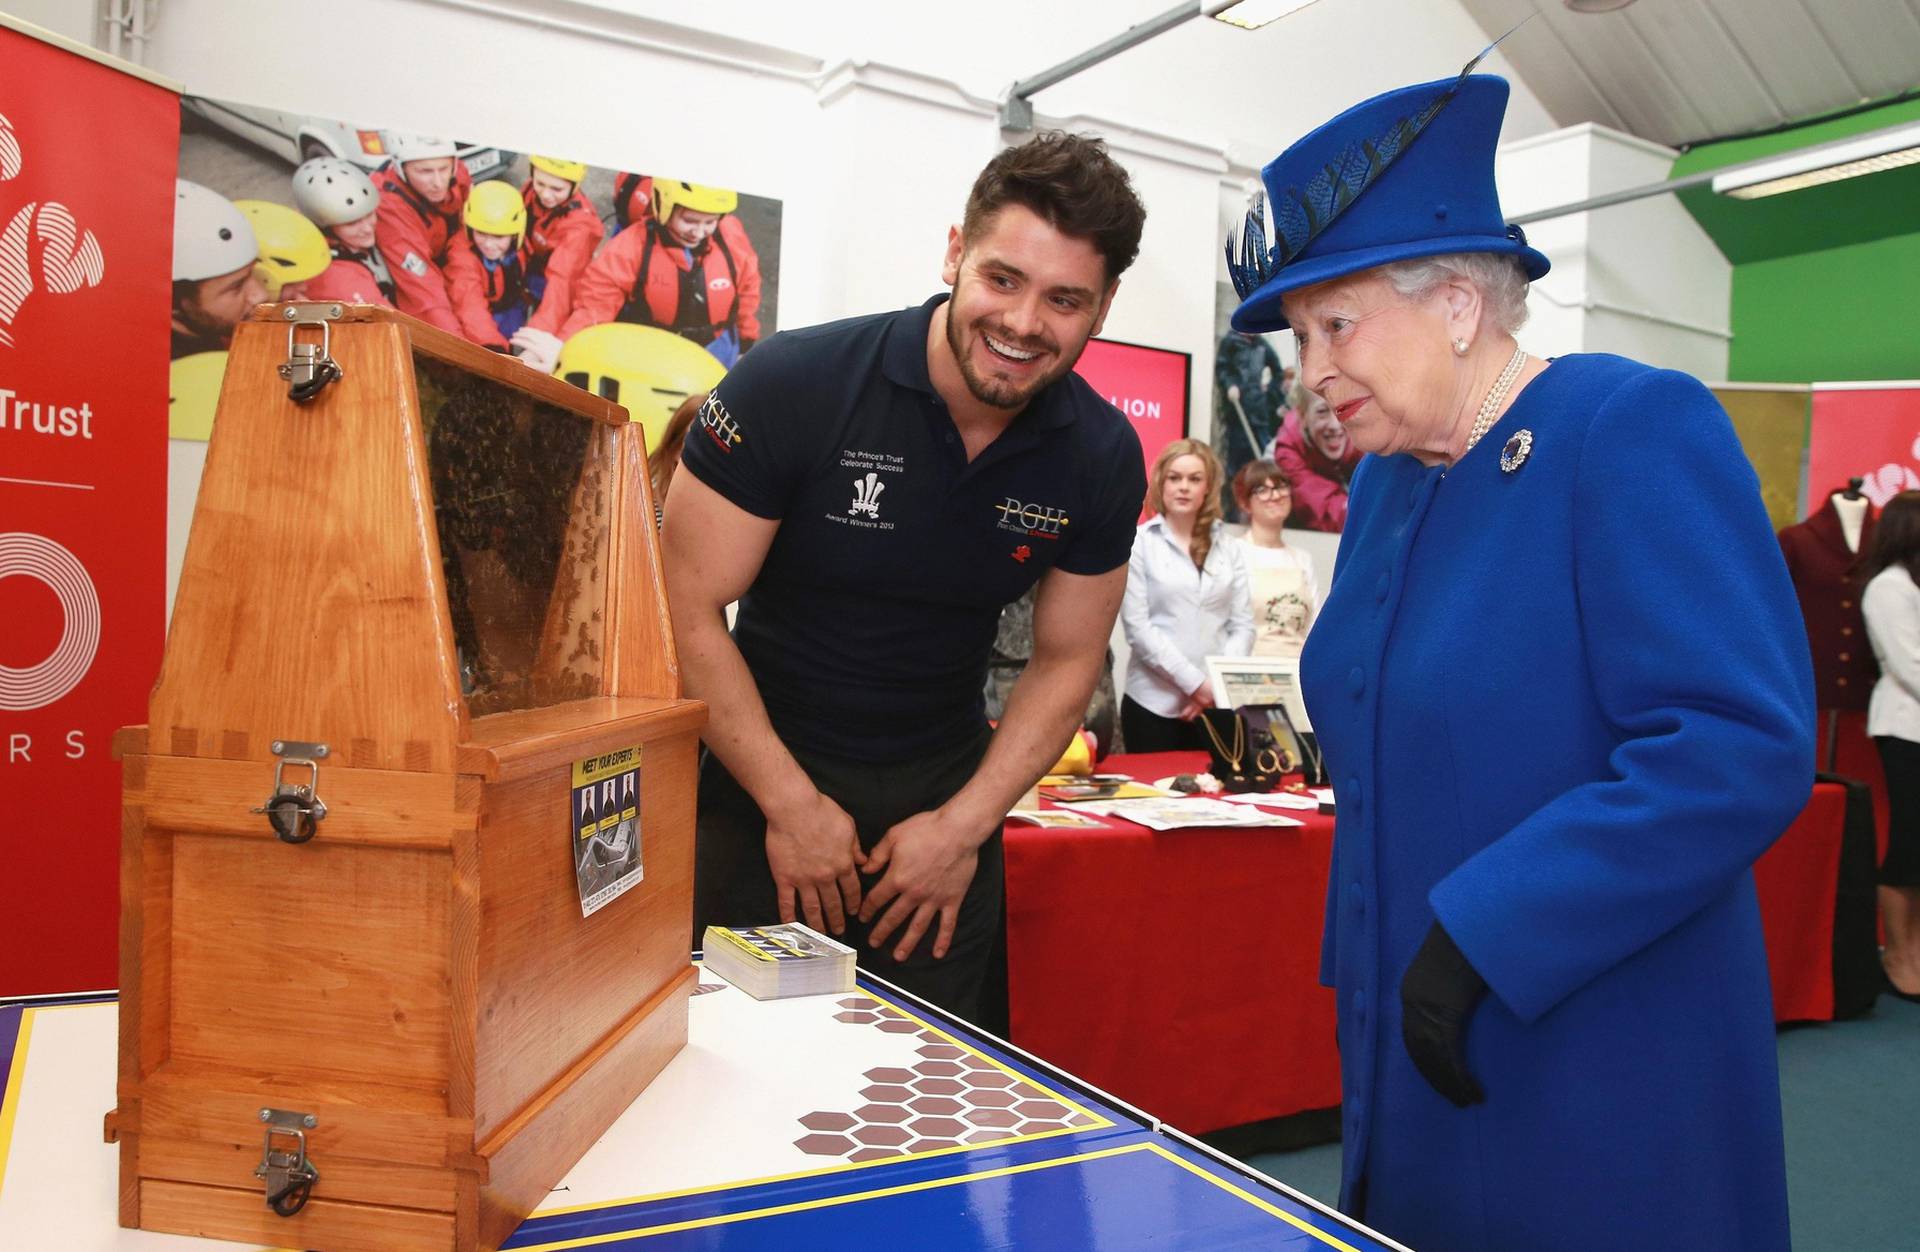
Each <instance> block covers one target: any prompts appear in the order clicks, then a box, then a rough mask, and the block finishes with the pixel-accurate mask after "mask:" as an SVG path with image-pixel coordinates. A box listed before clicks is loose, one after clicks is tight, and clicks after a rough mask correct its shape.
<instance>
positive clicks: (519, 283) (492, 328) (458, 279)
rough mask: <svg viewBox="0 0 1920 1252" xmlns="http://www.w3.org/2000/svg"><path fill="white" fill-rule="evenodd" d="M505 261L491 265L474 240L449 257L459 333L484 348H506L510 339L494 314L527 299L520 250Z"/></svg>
mask: <svg viewBox="0 0 1920 1252" xmlns="http://www.w3.org/2000/svg"><path fill="white" fill-rule="evenodd" d="M505 262H506V263H505V264H503V265H498V266H489V265H488V264H487V263H486V261H485V260H483V259H482V258H481V256H480V254H479V252H477V251H475V250H474V248H473V245H472V243H471V241H469V243H468V245H467V246H466V247H464V248H460V249H457V250H455V251H453V252H451V253H449V254H448V256H447V289H448V291H449V292H450V293H451V294H452V297H453V308H454V312H455V313H456V314H458V315H459V318H460V333H461V334H462V335H465V336H466V337H467V338H468V339H471V340H472V341H473V342H475V343H477V344H479V345H480V346H482V347H484V348H502V349H504V348H505V347H506V346H507V337H506V336H505V335H502V334H501V333H500V326H499V323H497V322H495V321H494V320H493V315H494V313H495V312H496V311H500V310H505V309H508V308H510V307H512V306H513V304H514V303H515V302H516V301H524V300H525V299H526V298H527V278H526V266H525V262H524V261H523V259H522V251H521V249H519V248H515V249H514V250H513V251H511V252H509V253H507V255H506V258H505Z"/></svg>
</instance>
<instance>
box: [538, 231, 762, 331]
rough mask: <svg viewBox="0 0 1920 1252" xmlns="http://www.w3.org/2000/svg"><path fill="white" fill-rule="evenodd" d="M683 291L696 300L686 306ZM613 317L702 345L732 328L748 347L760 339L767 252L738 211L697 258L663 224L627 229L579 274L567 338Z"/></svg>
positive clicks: (702, 249) (713, 235)
mask: <svg viewBox="0 0 1920 1252" xmlns="http://www.w3.org/2000/svg"><path fill="white" fill-rule="evenodd" d="M683 290H687V291H690V292H691V293H692V294H693V295H694V296H695V297H696V299H693V300H689V301H686V302H684V303H683V301H682V299H681V295H682V292H683ZM702 305H704V307H701V306H702ZM613 321H621V322H636V323H639V324H640V325H642V326H658V327H660V328H661V329H663V330H671V331H674V332H675V333H676V334H681V335H685V336H686V337H687V338H689V339H692V340H694V341H695V342H697V343H699V344H701V345H702V346H705V345H706V344H709V343H711V342H713V340H714V338H715V337H716V336H717V335H719V334H720V333H721V332H722V331H725V330H732V331H734V332H735V333H736V334H737V335H738V337H739V338H740V340H741V341H742V343H743V344H745V343H751V342H753V341H756V340H758V339H759V338H760V255H759V253H757V252H755V251H754V250H753V243H752V241H750V240H749V239H748V238H747V231H746V228H745V227H744V226H742V225H740V221H739V219H738V218H736V217H734V216H733V215H732V214H728V215H727V216H726V217H723V218H721V219H720V228H719V229H718V230H717V231H715V232H714V233H713V234H712V235H711V236H710V237H709V238H708V239H707V241H706V242H705V243H704V244H702V245H701V246H700V249H699V250H698V251H697V252H695V253H694V255H693V257H692V259H691V261H689V259H688V257H687V250H686V249H685V248H683V247H681V246H680V245H679V244H677V243H674V242H672V241H671V239H670V238H668V237H667V236H666V235H664V234H663V233H662V232H661V228H660V225H659V223H657V222H654V221H651V220H649V221H647V222H646V223H644V224H636V225H634V226H630V227H628V228H627V229H626V230H623V231H621V232H620V233H619V234H618V235H616V236H614V240H613V242H612V243H610V244H608V245H607V246H606V247H605V248H602V249H601V250H600V255H599V256H597V257H595V258H594V259H593V264H591V265H589V266H587V268H586V272H585V273H583V274H582V275H581V276H580V282H579V285H578V288H577V289H576V291H575V293H574V301H573V312H572V313H570V314H569V315H568V317H567V321H566V326H565V328H564V329H562V331H561V332H560V337H561V338H562V339H565V338H567V337H569V336H571V335H573V334H574V333H575V332H577V331H581V330H584V329H586V328H587V327H589V326H598V325H600V324H601V323H602V322H613Z"/></svg>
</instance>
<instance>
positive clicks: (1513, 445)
mask: <svg viewBox="0 0 1920 1252" xmlns="http://www.w3.org/2000/svg"><path fill="white" fill-rule="evenodd" d="M1532 453H1533V432H1532V431H1530V430H1521V431H1515V432H1514V436H1513V438H1511V439H1509V440H1507V445H1506V447H1504V448H1502V449H1500V472H1501V473H1503V474H1511V473H1513V471H1515V470H1517V469H1519V468H1520V467H1521V466H1522V465H1525V464H1526V463H1527V457H1529V456H1530V455H1532Z"/></svg>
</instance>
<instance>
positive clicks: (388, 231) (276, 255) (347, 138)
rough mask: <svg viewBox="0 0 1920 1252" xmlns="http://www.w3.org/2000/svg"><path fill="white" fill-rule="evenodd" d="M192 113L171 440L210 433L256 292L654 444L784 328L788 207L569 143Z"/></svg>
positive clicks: (290, 116) (254, 110)
mask: <svg viewBox="0 0 1920 1252" xmlns="http://www.w3.org/2000/svg"><path fill="white" fill-rule="evenodd" d="M181 105H182V108H181V114H182V115H181V134H180V170H179V177H180V182H179V185H178V189H177V191H178V199H177V207H176V216H175V248H174V258H175V259H174V275H173V278H174V283H173V351H172V357H173V366H172V379H173V389H172V392H171V395H172V405H171V409H170V420H169V431H170V433H171V434H172V436H173V438H174V439H175V440H176V441H181V440H185V441H192V440H200V441H204V440H205V439H206V438H207V433H208V430H209V429H210V427H211V424H212V421H213V407H214V404H215V402H216V400H217V398H218V396H219V385H220V378H221V376H222V373H223V372H224V369H225V363H226V352H227V348H228V346H229V344H230V343H231V340H232V336H233V328H234V326H235V324H236V323H238V322H239V321H240V319H242V318H243V317H245V316H246V314H247V313H248V312H249V311H250V310H251V309H252V308H253V306H254V305H255V304H257V303H259V302H261V301H263V300H302V299H311V300H342V301H350V302H357V303H365V304H375V305H382V306H387V307H391V308H396V309H398V310H400V311H401V312H402V313H408V314H411V315H412V316H414V317H418V318H420V319H421V320H423V321H426V322H430V323H432V324H433V325H435V326H438V327H440V328H441V329H442V330H446V331H449V332H451V333H453V334H456V335H460V336H462V337H463V338H466V339H468V340H471V341H472V342H474V343H477V344H479V345H480V346H482V347H485V348H489V349H492V350H494V351H497V352H501V353H506V354H510V355H512V356H513V357H515V358H516V359H518V360H519V361H520V362H521V363H522V364H524V365H526V366H527V367H528V368H530V369H537V370H540V371H542V372H544V373H549V374H556V375H558V376H559V377H561V378H564V379H566V380H568V381H569V382H572V383H574V384H575V385H577V386H581V387H584V388H587V389H588V390H591V391H593V392H595V393H596V394H599V395H602V396H605V397H606V398H608V399H611V400H613V401H615V402H616V403H619V404H623V405H625V406H626V407H627V409H628V410H629V411H630V412H631V413H632V415H633V418H634V420H635V421H638V422H641V423H643V424H644V426H645V428H646V432H647V448H648V451H649V452H651V451H652V450H653V449H654V448H655V447H656V446H657V445H658V444H659V442H660V439H661V435H662V433H663V432H664V430H665V428H666V425H667V423H668V420H669V419H670V418H671V417H672V416H673V413H674V411H675V410H676V409H677V408H679V407H680V404H681V402H682V401H683V400H685V399H686V398H687V397H688V396H693V395H701V396H704V395H705V394H706V393H707V392H708V391H709V390H711V389H712V387H713V385H714V384H715V383H717V382H718V381H719V380H720V377H721V376H722V375H723V374H724V373H725V372H726V370H727V368H728V367H729V366H730V365H732V363H733V362H734V361H736V360H738V359H739V357H740V355H741V354H742V353H744V352H748V351H751V350H752V348H753V346H754V344H756V343H758V342H759V341H760V340H762V339H764V338H766V337H767V336H768V335H771V334H772V333H773V332H774V331H775V330H776V329H777V327H778V317H777V308H778V304H779V272H780V219H781V205H780V202H779V201H778V200H771V199H768V198H766V197H762V196H752V195H746V194H744V193H741V192H737V191H735V190H734V189H732V188H726V187H714V186H708V185H704V184H700V183H694V182H688V181H683V180H681V179H676V178H671V177H668V176H665V175H657V174H653V173H639V172H633V171H627V170H617V169H607V168H602V167H599V166H589V165H586V164H584V163H582V162H581V161H579V160H578V159H576V156H575V154H573V153H571V152H569V151H567V150H566V149H565V148H564V147H563V146H556V147H555V148H554V149H553V150H551V151H550V152H512V151H508V150H507V149H504V148H500V147H497V146H492V145H488V144H484V143H475V142H471V141H469V140H465V139H458V138H449V137H446V136H439V135H428V134H421V133H418V132H413V131H404V130H394V129H388V128H384V127H377V126H373V125H369V124H367V123H365V122H362V121H353V122H343V121H336V120H333V119H330V118H323V117H312V116H306V115H302V114H296V113H284V112H279V111H276V110H274V109H271V108H263V107H259V106H254V105H246V104H237V103H233V102H230V101H222V100H209V99H206V98H204V97H198V96H185V97H182V102H181ZM636 163H637V164H644V161H636Z"/></svg>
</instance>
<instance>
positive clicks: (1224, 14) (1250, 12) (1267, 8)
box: [1200, 0, 1313, 30]
mask: <svg viewBox="0 0 1920 1252" xmlns="http://www.w3.org/2000/svg"><path fill="white" fill-rule="evenodd" d="M1312 3H1313V0H1225V3H1221V2H1220V0H1208V3H1207V4H1206V5H1205V6H1204V7H1202V9H1201V10H1200V11H1201V12H1202V13H1204V14H1206V15H1207V16H1208V17H1210V18H1213V19H1214V20H1215V21H1217V22H1225V23H1226V24H1227V25H1229V26H1238V27H1239V28H1240V29H1241V30H1259V29H1260V28H1261V27H1262V26H1265V25H1266V24H1267V23H1268V22H1277V21H1279V20H1280V19H1281V18H1283V17H1285V16H1286V15H1287V14H1289V13H1291V12H1293V11H1294V10H1295V9H1304V8H1306V7H1307V6H1308V5H1310V4H1312Z"/></svg>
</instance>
